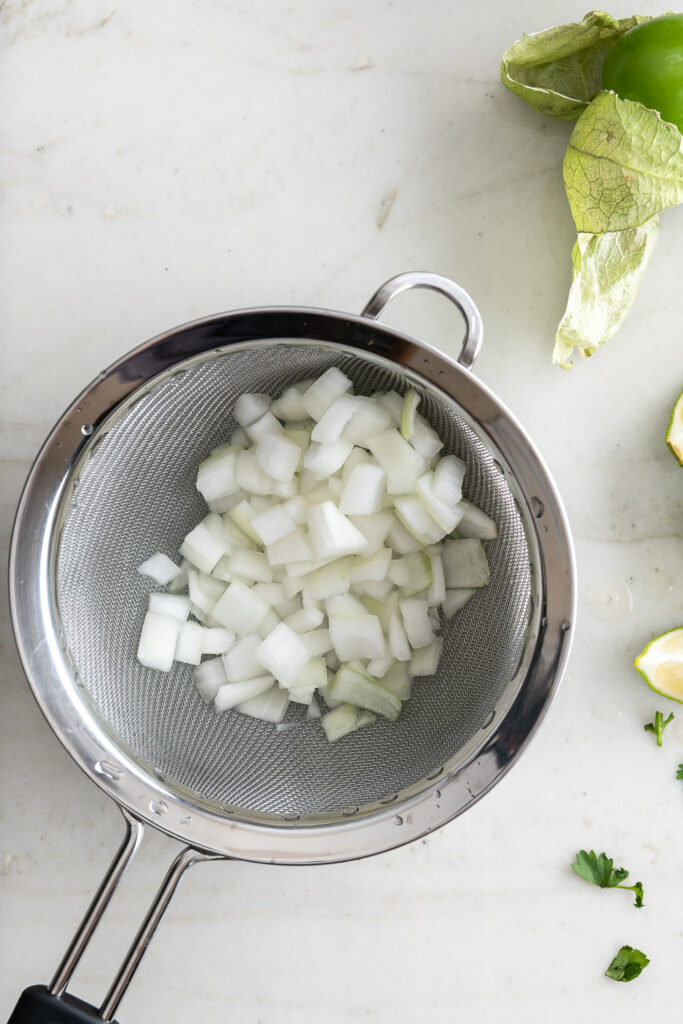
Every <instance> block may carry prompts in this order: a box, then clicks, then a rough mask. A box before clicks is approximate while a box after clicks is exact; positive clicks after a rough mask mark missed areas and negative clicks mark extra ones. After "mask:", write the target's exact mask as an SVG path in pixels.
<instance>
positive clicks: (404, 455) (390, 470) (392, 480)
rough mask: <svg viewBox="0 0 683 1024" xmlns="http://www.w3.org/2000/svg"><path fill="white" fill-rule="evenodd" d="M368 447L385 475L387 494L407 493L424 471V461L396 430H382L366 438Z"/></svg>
mask: <svg viewBox="0 0 683 1024" xmlns="http://www.w3.org/2000/svg"><path fill="white" fill-rule="evenodd" d="M367 443H368V448H369V449H370V451H371V452H372V454H373V455H374V456H375V458H376V459H377V462H378V463H379V464H380V466H381V467H382V469H383V470H384V472H385V473H386V475H387V491H388V493H389V494H407V493H409V492H410V491H412V490H413V488H414V487H415V484H416V483H417V481H418V478H419V477H420V476H421V475H422V473H424V468H425V465H424V461H423V460H422V459H421V458H420V456H419V455H418V454H417V452H416V451H415V449H414V448H413V447H412V446H411V445H410V444H408V442H407V441H405V440H404V439H403V438H402V437H401V435H400V434H399V432H398V430H384V431H383V432H382V433H381V434H375V436H374V437H370V438H368V442H367Z"/></svg>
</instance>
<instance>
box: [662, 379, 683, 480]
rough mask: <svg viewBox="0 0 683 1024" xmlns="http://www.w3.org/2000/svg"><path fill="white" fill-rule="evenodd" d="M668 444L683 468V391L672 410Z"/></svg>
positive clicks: (667, 434) (667, 429) (667, 437)
mask: <svg viewBox="0 0 683 1024" xmlns="http://www.w3.org/2000/svg"><path fill="white" fill-rule="evenodd" d="M666 443H667V444H668V446H669V448H670V449H671V451H672V452H673V453H674V455H675V456H676V458H677V459H678V464H679V465H680V466H683V391H681V393H680V395H679V396H678V398H677V399H676V404H675V405H674V407H673V409H672V410H671V419H670V420H669V426H668V427H667V428H666Z"/></svg>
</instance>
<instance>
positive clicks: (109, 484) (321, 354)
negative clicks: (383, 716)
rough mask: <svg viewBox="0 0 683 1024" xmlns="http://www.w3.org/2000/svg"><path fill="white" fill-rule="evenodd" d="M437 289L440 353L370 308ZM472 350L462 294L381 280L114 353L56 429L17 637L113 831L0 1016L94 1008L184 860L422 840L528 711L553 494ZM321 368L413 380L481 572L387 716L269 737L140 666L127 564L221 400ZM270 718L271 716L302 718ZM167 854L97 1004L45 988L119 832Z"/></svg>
mask: <svg viewBox="0 0 683 1024" xmlns="http://www.w3.org/2000/svg"><path fill="white" fill-rule="evenodd" d="M413 287H426V288H431V289H434V290H436V291H439V292H441V293H443V294H445V295H446V296H448V297H449V298H450V299H451V300H452V301H453V302H454V303H455V304H456V305H457V306H458V308H459V309H460V311H461V312H462V314H463V316H464V317H465V321H466V325H467V330H466V336H465V340H464V342H463V347H462V351H461V354H460V357H459V359H458V362H454V361H452V360H450V359H448V358H446V357H445V356H443V355H441V354H440V353H438V352H436V351H434V350H433V349H431V348H429V347H427V346H426V345H424V344H422V343H420V342H418V341H416V340H415V339H413V338H411V337H408V336H407V335H404V334H401V333H399V332H398V331H395V330H393V329H390V328H388V327H386V326H383V325H380V324H378V323H377V322H376V317H377V316H378V315H379V313H380V312H381V310H382V309H383V307H384V306H385V305H386V303H387V302H388V301H389V299H391V298H392V297H393V296H394V295H396V294H397V293H398V292H399V291H402V290H404V289H406V288H413ZM480 342H481V321H480V318H479V314H478V312H477V310H476V307H475V306H474V304H473V303H472V301H471V299H470V298H469V296H468V295H467V294H466V293H465V292H463V291H462V289H460V288H459V287H458V286H457V285H455V284H453V283H452V282H450V281H448V280H447V279H445V278H442V277H439V276H437V275H434V274H419V273H410V274H403V275H400V276H399V277H397V278H393V279H392V280H391V281H389V282H387V283H386V284H385V285H383V286H382V288H380V289H379V291H378V292H377V293H376V294H375V296H374V297H373V298H372V299H371V301H370V303H369V304H368V306H367V307H366V309H365V310H364V312H363V314H362V315H361V316H360V317H358V316H350V315H346V314H340V313H334V312H330V311H327V310H314V309H292V308H286V309H281V308H267V309H256V310H247V311H240V312H236V313H230V314H225V315H222V316H217V317H212V318H210V319H206V320H201V321H198V322H196V323H193V324H190V325H188V326H186V327H182V328H179V329H177V330H175V331H172V332H171V333H169V334H165V335H163V336H161V337H159V338H157V339H155V340H154V341H151V342H149V343H148V344H146V345H143V346H142V347H140V348H138V349H135V350H134V351H133V352H131V353H130V354H129V355H127V356H125V357H124V358H123V359H122V360H121V361H120V362H118V363H116V364H114V366H112V367H111V368H110V369H109V370H107V371H105V372H104V373H103V374H102V375H101V376H100V377H98V378H97V380H95V381H94V382H93V383H92V384H91V385H90V386H89V387H88V388H87V389H86V391H84V392H83V394H82V395H81V396H80V397H79V398H78V399H77V400H76V402H75V403H74V404H73V405H72V406H71V408H70V409H69V410H68V411H67V412H66V413H65V415H64V416H63V417H62V419H61V420H60V421H59V423H58V424H57V426H56V427H55V429H54V430H53V432H52V434H51V435H50V437H49V438H48V440H47V441H46V443H45V445H44V446H43V448H42V450H41V452H40V454H39V456H38V458H37V460H36V463H35V464H34V466H33V468H32V470H31V473H30V475H29V478H28V481H27V483H26V486H25V489H24V493H23V495H22V498H21V503H20V506H19V510H18V514H17V520H16V524H15V529H14V535H13V539H12V551H11V561H10V589H11V602H12V614H13V621H14V628H15V633H16V637H17V643H18V646H19V651H20V654H21V657H22V660H23V663H24V667H25V669H26V673H27V676H28V678H29V681H30V684H31V687H32V689H33V692H34V694H35V696H36V699H37V700H38V703H39V704H40V706H41V708H42V710H43V712H44V713H45V715H46V717H47V719H48V721H49V723H50V725H51V726H52V728H53V729H54V731H55V732H56V734H57V736H58V737H59V739H60V740H61V741H62V743H63V744H64V746H65V747H66V748H67V750H68V751H69V752H70V753H71V754H72V756H73V757H74V758H75V759H76V761H77V762H78V763H79V764H80V766H81V767H82V768H83V769H84V770H85V771H86V772H87V773H88V775H89V776H90V777H91V778H92V779H93V780H94V781H95V782H97V783H98V785H100V786H101V787H102V788H103V789H104V790H105V791H106V792H107V793H108V794H109V795H110V796H112V797H113V798H114V799H115V800H116V801H117V803H118V804H119V806H120V807H121V809H122V811H123V814H124V817H125V819H126V823H127V833H126V837H125V839H124V842H123V843H122V845H121V848H120V849H119V851H118V853H117V855H116V857H115V858H114V861H113V862H112V865H111V867H110V869H109V872H108V874H107V876H106V877H105V879H104V881H103V882H102V885H101V887H100V889H99V891H98V893H97V894H96V896H95V898H94V900H93V903H92V904H91V906H90V908H89V910H88V912H87V913H86V916H85V918H84V920H83V922H82V923H81V926H80V927H79V929H78V932H77V934H76V936H75V938H74V940H73V942H72V944H71V946H70V948H69V950H68V952H67V954H66V956H65V957H64V960H63V961H62V964H61V965H60V968H59V969H58V971H57V973H56V975H55V978H54V979H53V981H52V983H51V985H50V986H49V987H47V988H46V987H44V986H35V987H33V988H31V989H27V990H26V992H25V993H24V994H23V996H22V997H21V999H20V1001H19V1004H18V1005H17V1008H16V1010H15V1012H14V1014H13V1016H12V1018H11V1020H12V1022H14V1024H18V1022H20V1021H22V1022H23V1021H32V1022H36V1021H47V1020H50V1021H76V1020H79V1021H101V1020H105V1021H109V1020H112V1018H113V1016H114V1014H115V1012H116V1009H117V1007H118V1005H119V1002H120V1000H121V998H122V996H123V994H124V992H125V990H126V988H127V986H128V984H129V982H130V980H131V977H132V975H133V973H134V971H135V969H136V968H137V966H138V964H139V962H140V959H141V956H142V954H143V952H144V949H145V947H146V945H147V944H148V943H149V940H150V938H151V936H152V934H153V931H154V929H155V927H156V925H157V924H158V922H159V920H160V918H161V915H162V914H163V912H164V910H165V908H166V906H167V904H168V902H169V900H170V898H171V896H172V894H173V891H174V889H175V886H176V885H177V883H178V881H179V879H180V877H181V876H182V874H183V872H184V870H185V868H186V867H188V866H189V865H190V864H192V863H194V862H195V861H197V860H200V859H206V858H219V857H225V858H241V859H246V860H253V861H259V862H264V863H275V864H306V863H308V864H310V863H323V862H332V861H339V860H347V859H352V858H356V857H362V856H367V855H369V854H373V853H379V852H381V851H384V850H388V849H390V848H392V847H394V846H398V845H400V844H402V843H405V842H408V841H410V840H412V839H415V838H417V837H419V836H422V835H425V834H426V833H428V832H430V831H431V830H432V829H434V828H437V827H438V826H440V825H442V824H444V823H445V822H446V821H448V820H450V819H451V818H453V817H454V816H456V815H457V814H459V813H461V812H462V811H463V810H465V809H466V808H467V807H468V806H469V805H470V804H471V803H473V802H474V801H475V800H477V799H478V798H479V797H480V796H481V795H482V794H483V793H485V792H486V791H487V790H488V789H490V788H491V786H492V785H494V784H495V782H496V781H497V780H498V779H499V778H500V777H501V776H502V775H503V774H504V772H505V771H506V770H507V768H508V767H509V766H510V765H511V763H512V762H513V760H514V759H515V757H516V756H517V755H518V754H519V752H520V751H521V749H522V747H523V746H524V745H525V743H526V742H527V740H528V739H529V737H530V735H531V734H532V733H533V731H534V730H535V728H536V727H537V725H538V723H539V722H540V719H541V718H542V716H543V714H544V712H545V710H546V709H547V706H548V704H549V702H550V699H551V697H552V695H553V693H554V691H555V689H556V687H557V685H558V683H559V680H560V676H561V672H562V669H563V667H564V663H565V661H566V658H567V655H568V648H569V639H570V637H571V625H572V622H573V618H574V564H573V553H572V546H571V540H570V536H569V531H568V527H567V524H566V520H565V516H564V512H563V509H562V505H561V503H560V500H559V497H558V495H557V493H556V491H555V488H554V486H553V483H552V481H551V479H550V477H549V475H548V472H547V470H546V469H545V467H544V465H543V463H542V462H541V460H540V458H539V456H538V454H537V453H536V451H535V449H534V448H533V446H532V444H531V442H530V441H529V439H528V438H527V437H526V435H525V434H524V432H523V431H522V429H521V427H520V426H519V425H518V424H517V422H516V421H515V420H514V418H513V417H512V416H511V415H510V413H509V412H507V410H506V409H505V408H504V407H503V406H501V404H500V403H499V402H498V401H497V400H496V399H495V398H494V397H493V396H492V395H491V394H490V392H488V391H487V390H486V388H484V387H483V386H482V385H481V384H479V383H478V382H477V381H476V379H475V378H474V377H473V376H472V374H471V373H470V372H469V370H468V367H469V365H470V364H471V363H472V361H473V359H474V357H475V356H476V353H477V350H478V348H479V345H480ZM331 365H336V366H339V367H340V368H341V369H342V370H343V371H344V373H346V374H347V375H348V376H349V377H350V378H351V379H352V380H353V382H354V387H355V389H356V392H357V393H359V394H371V393H372V392H375V391H378V390H387V389H389V388H394V389H396V390H397V391H399V392H403V391H405V389H406V387H408V386H410V387H413V388H415V389H416V390H417V391H418V392H419V394H420V396H421V404H420V411H421V412H422V413H424V415H425V416H426V417H427V418H428V419H429V421H430V422H431V423H432V425H433V427H434V428H435V429H436V430H437V432H438V433H439V435H440V436H441V438H442V439H443V440H444V442H445V451H447V452H450V453H453V454H455V455H458V456H459V457H460V458H461V459H463V460H464V461H465V462H466V464H467V467H468V471H467V475H466V478H465V496H466V497H467V498H469V499H471V500H472V501H474V502H475V503H476V504H477V505H478V506H479V507H481V508H482V509H483V510H484V511H485V512H487V513H488V514H489V515H490V516H491V517H492V518H493V519H494V520H495V521H496V523H497V525H498V530H499V535H498V538H497V539H496V540H495V541H492V542H488V543H487V555H488V559H489V563H490V566H491V572H492V579H491V583H490V585H489V586H488V587H486V588H483V589H481V590H479V591H478V592H477V593H476V595H475V596H474V598H473V599H472V600H471V601H470V602H469V603H468V604H467V605H466V607H465V608H464V609H463V610H462V611H461V612H460V613H459V614H458V615H457V616H456V617H455V619H453V620H452V621H451V623H450V624H449V625H448V626H447V627H446V628H445V630H444V639H445V644H444V653H443V656H442V659H441V662H440V666H439V671H438V673H437V674H436V676H434V677H430V678H429V679H425V680H422V681H421V682H419V681H418V683H417V685H416V687H415V692H414V697H413V699H412V700H411V701H409V702H407V703H406V705H405V707H404V710H403V712H402V714H401V716H400V718H399V720H398V722H397V723H396V724H394V725H391V724H389V723H382V724H379V723H378V724H377V725H375V726H374V727H373V728H371V729H366V730H363V731H360V732H358V733H354V734H352V735H350V736H347V737H345V738H344V739H343V740H342V741H340V742H338V743H335V744H329V743H328V742H327V740H326V739H325V736H324V734H323V732H322V729H321V728H320V726H319V725H318V724H317V723H305V722H302V723H301V727H300V728H294V729H291V730H287V731H284V732H280V733H277V732H275V730H274V729H273V727H272V726H271V725H268V724H266V723H263V722H259V721H256V720H253V719H248V718H245V717H244V716H242V715H239V714H238V713H235V712H226V713H224V714H220V715H217V714H215V712H214V711H213V710H212V708H211V707H210V706H207V705H206V704H205V703H204V701H203V700H202V699H201V698H200V697H199V695H198V693H197V691H196V690H195V688H194V686H193V685H192V684H191V681H190V677H189V673H190V669H189V666H183V665H178V664H176V666H175V667H174V669H173V671H172V672H171V673H169V674H168V675H166V676H163V677H162V676H159V675H158V674H157V673H153V672H150V671H149V670H147V669H144V668H142V667H141V666H140V665H139V663H138V662H137V659H136V648H137V638H138V636H139V631H140V625H141V621H142V618H143V616H144V611H145V608H146V603H147V601H146V598H147V594H148V592H149V584H148V583H147V582H145V581H144V580H143V579H142V578H141V577H140V576H139V575H138V574H137V573H136V571H135V569H136V566H137V565H139V564H140V563H141V562H142V561H144V560H145V558H147V557H148V556H149V555H150V554H151V553H152V552H153V551H157V550H161V551H166V552H168V553H169V554H173V553H175V552H176V551H177V549H178V547H179V545H180V543H181V541H182V538H183V536H184V535H185V534H186V533H187V532H188V531H189V530H190V529H191V528H192V526H193V525H194V524H195V523H196V522H197V520H198V519H199V518H200V517H201V516H202V515H203V514H205V511H206V510H205V507H204V505H203V501H202V499H201V497H200V496H199V495H198V493H197V491H196V488H195V480H196V468H197V465H198V463H199V462H200V461H201V460H202V459H203V458H204V457H205V456H206V454H207V453H208V452H209V451H210V450H211V449H212V448H214V447H215V446H216V445H218V444H220V443H222V442H223V441H224V440H225V438H226V437H227V436H228V435H229V433H230V432H231V430H232V429H233V427H234V423H233V421H232V419H231V409H232V407H233V405H234V402H235V400H236V398H237V397H238V396H239V395H240V394H241V393H243V392H245V391H259V392H267V393H268V394H271V395H274V396H277V395H278V394H280V393H281V392H282V390H283V389H284V388H285V387H286V386H288V385H289V384H291V383H293V382H295V381H298V380H300V379H302V378H304V377H316V376H319V375H320V374H321V373H322V372H324V370H325V369H327V368H328V367H329V366H331ZM304 714H305V708H296V707H295V708H293V709H292V710H291V711H290V712H289V717H290V718H291V719H292V720H296V717H297V715H301V716H302V717H303V716H304ZM143 822H147V823H149V824H151V825H153V826H155V827H157V828H160V829H162V830H163V831H164V832H167V833H168V834H170V835H172V836H175V837H176V838H178V839H180V840H182V841H183V842H185V843H187V844H189V845H188V847H187V848H186V849H185V850H184V851H183V852H182V853H180V854H179V856H178V857H177V858H176V861H175V862H174V864H173V865H172V867H171V869H170V870H169V872H168V874H167V876H166V879H165V881H164V883H163V884H162V886H161V889H160V890H159V893H158V894H157V896H156V897H155V899H154V901H153V902H152V905H151V907H150V910H149V912H148V914H147V917H146V918H145V921H144V922H143V924H142V926H141V928H140V931H139V932H138V935H137V937H136V939H135V940H134V942H133V944H132V946H131V948H130V950H129V953H128V954H127V957H126V960H125V962H124V964H123V966H122V967H121V969H120V971H119V973H118V975H117V977H116V979H115V980H114V982H113V984H112V986H111V989H110V991H109V993H108V994H107V996H106V997H105V999H104V1002H103V1003H102V1006H101V1007H100V1008H99V1010H95V1009H94V1008H93V1007H91V1006H88V1005H87V1004H85V1003H83V1002H81V1001H80V1000H77V999H75V998H74V997H72V996H69V995H66V986H67V983H68V981H69V978H70V976H71V974H72V972H73V970H74V968H75V966H76V964H77V962H78V960H79V959H80V956H81V954H82V952H83V950H84V948H85V946H86V944H87V941H88V940H89V938H90V935H91V934H92V931H93V929H94V928H95V926H96V924H97V922H98V921H99V918H100V916H101V914H102V912H103V910H104V908H105V907H106V905H107V903H108V901H109V899H110V898H111V896H112V894H113V892H114V890H115V888H116V886H117V884H118V882H119V880H120V878H121V876H122V874H123V872H124V870H125V868H126V866H127V864H128V862H129V861H130V858H131V856H132V854H133V853H134V851H135V849H136V848H137V845H138V843H139V841H140V839H141V836H142V829H143Z"/></svg>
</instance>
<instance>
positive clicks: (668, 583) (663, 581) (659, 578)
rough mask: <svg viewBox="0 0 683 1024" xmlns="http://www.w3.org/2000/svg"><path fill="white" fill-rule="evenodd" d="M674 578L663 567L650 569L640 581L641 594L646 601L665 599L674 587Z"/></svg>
mask: <svg viewBox="0 0 683 1024" xmlns="http://www.w3.org/2000/svg"><path fill="white" fill-rule="evenodd" d="M675 582H676V580H675V577H673V576H672V575H671V574H670V573H668V572H666V570H664V569H656V568H655V569H651V570H650V571H649V572H647V573H645V574H644V576H643V577H642V579H641V581H640V585H641V588H642V591H643V595H644V596H645V597H646V598H647V599H648V601H665V600H666V598H667V597H668V596H669V594H670V593H671V592H672V590H673V588H674V584H675Z"/></svg>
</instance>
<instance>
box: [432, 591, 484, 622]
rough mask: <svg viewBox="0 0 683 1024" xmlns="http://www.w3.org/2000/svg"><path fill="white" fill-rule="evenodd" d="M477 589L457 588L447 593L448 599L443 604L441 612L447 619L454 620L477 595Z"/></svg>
mask: <svg viewBox="0 0 683 1024" xmlns="http://www.w3.org/2000/svg"><path fill="white" fill-rule="evenodd" d="M476 592H477V591H476V588H475V587H455V588H453V589H452V590H447V591H446V597H445V599H444V601H442V603H441V610H442V611H443V613H444V616H445V617H446V618H447V619H452V618H453V616H454V615H455V613H456V612H459V611H460V609H461V608H464V606H465V605H466V604H467V602H468V601H469V599H470V598H471V597H473V596H474V594H476Z"/></svg>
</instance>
